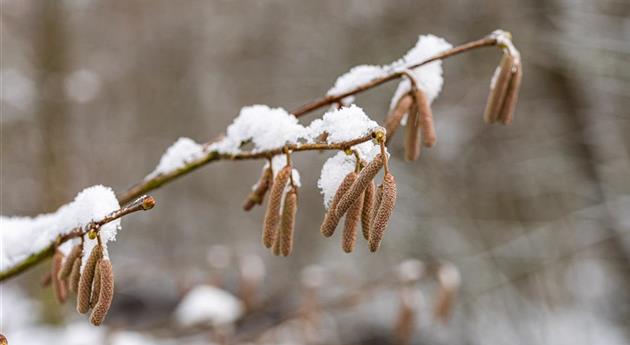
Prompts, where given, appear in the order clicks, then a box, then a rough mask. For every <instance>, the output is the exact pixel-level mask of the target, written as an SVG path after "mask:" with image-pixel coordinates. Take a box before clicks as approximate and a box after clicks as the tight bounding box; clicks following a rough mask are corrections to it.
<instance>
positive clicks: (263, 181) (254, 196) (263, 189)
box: [243, 165, 273, 211]
mask: <svg viewBox="0 0 630 345" xmlns="http://www.w3.org/2000/svg"><path fill="white" fill-rule="evenodd" d="M272 183H273V172H272V170H271V165H269V166H268V167H267V168H265V170H264V171H263V173H262V175H261V176H260V179H259V180H258V183H257V184H256V188H254V190H253V191H252V192H251V193H250V194H249V195H248V196H247V200H245V203H244V204H243V209H244V210H245V211H249V210H251V209H252V208H253V207H254V205H260V204H262V202H263V199H264V198H265V194H267V190H269V187H271V184H272Z"/></svg>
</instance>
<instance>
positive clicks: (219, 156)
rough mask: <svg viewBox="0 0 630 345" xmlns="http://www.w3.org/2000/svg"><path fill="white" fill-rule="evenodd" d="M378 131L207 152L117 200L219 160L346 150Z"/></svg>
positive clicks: (133, 189)
mask: <svg viewBox="0 0 630 345" xmlns="http://www.w3.org/2000/svg"><path fill="white" fill-rule="evenodd" d="M377 131H378V130H375V131H372V132H371V133H369V134H366V135H364V136H361V137H358V138H356V139H352V140H348V141H343V142H339V143H333V144H326V143H307V144H290V145H285V146H282V147H277V148H275V149H271V150H265V151H257V152H241V153H234V154H227V153H220V152H218V151H208V152H206V153H205V155H204V156H203V157H201V158H199V159H196V160H194V161H191V162H189V163H187V164H186V165H184V166H183V167H181V168H179V169H176V170H174V171H172V172H170V173H167V174H160V175H158V176H156V177H153V178H150V179H148V180H144V181H142V182H140V183H138V184H136V185H135V186H133V187H131V188H130V189H129V190H128V191H127V192H125V193H123V194H121V195H120V196H119V197H118V200H119V202H120V203H121V204H126V203H127V202H129V201H130V200H133V199H134V198H136V197H137V196H138V195H142V194H144V193H146V192H148V191H150V190H153V189H156V188H158V187H160V186H162V185H163V184H166V183H169V182H171V181H173V180H174V179H176V178H178V177H180V176H183V175H186V174H188V173H190V172H192V171H193V170H196V169H197V168H200V167H202V166H204V165H206V164H208V163H211V162H214V161H219V160H231V161H241V160H249V159H269V158H272V157H273V156H276V155H279V154H283V153H284V150H285V149H289V150H291V151H292V152H299V151H324V150H341V151H343V150H346V149H348V148H350V147H352V146H354V145H358V144H361V143H364V142H366V141H369V140H372V138H373V137H374V135H375V133H376V132H377Z"/></svg>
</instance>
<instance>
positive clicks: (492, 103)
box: [483, 53, 514, 123]
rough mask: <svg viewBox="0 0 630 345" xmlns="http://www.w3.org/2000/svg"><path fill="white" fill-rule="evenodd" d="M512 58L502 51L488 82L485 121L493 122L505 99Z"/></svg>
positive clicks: (496, 118) (512, 62)
mask: <svg viewBox="0 0 630 345" xmlns="http://www.w3.org/2000/svg"><path fill="white" fill-rule="evenodd" d="M513 64H514V59H513V58H512V56H511V55H510V54H507V53H504V54H503V56H502V57H501V62H500V63H499V67H497V69H496V71H495V72H494V76H493V77H492V81H491V82H490V94H489V95H488V101H487V103H486V110H485V112H484V116H483V118H484V120H485V121H486V123H494V122H496V121H497V120H498V118H499V113H500V112H501V108H502V106H503V102H504V100H505V95H506V91H507V89H508V85H509V83H510V78H511V74H512V66H513Z"/></svg>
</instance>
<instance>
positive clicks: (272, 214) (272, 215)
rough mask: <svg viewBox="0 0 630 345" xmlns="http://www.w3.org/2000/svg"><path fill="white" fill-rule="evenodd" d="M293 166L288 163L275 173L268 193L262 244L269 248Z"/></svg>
mask: <svg viewBox="0 0 630 345" xmlns="http://www.w3.org/2000/svg"><path fill="white" fill-rule="evenodd" d="M292 171H293V168H292V167H291V166H290V165H287V166H285V167H284V168H282V169H281V170H280V171H279V172H278V175H276V178H275V180H274V181H273V186H271V191H270V194H269V202H268V204H267V211H266V212H265V220H264V221H263V244H264V245H265V247H267V248H271V246H272V245H273V242H274V241H275V239H276V232H277V230H278V224H279V223H280V203H281V202H282V194H283V193H284V189H285V187H286V185H287V181H289V177H291V172H292Z"/></svg>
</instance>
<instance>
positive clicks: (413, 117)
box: [385, 84, 437, 161]
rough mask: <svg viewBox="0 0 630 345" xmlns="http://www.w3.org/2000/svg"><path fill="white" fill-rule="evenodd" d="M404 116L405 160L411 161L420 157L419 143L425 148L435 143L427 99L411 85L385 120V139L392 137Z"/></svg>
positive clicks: (433, 127) (431, 116) (429, 105)
mask: <svg viewBox="0 0 630 345" xmlns="http://www.w3.org/2000/svg"><path fill="white" fill-rule="evenodd" d="M405 114H407V129H406V132H405V159H407V160H410V161H413V160H416V159H418V157H420V147H421V145H420V144H421V142H422V145H424V146H426V147H432V146H433V145H435V142H436V141H437V137H436V134H435V125H434V123H433V113H432V112H431V104H430V102H429V99H428V98H427V96H426V94H425V93H424V92H423V91H422V90H421V89H420V88H418V87H415V85H413V84H412V88H411V91H409V93H407V94H406V95H404V96H402V97H400V99H399V100H398V102H397V103H396V106H394V108H393V109H392V111H391V112H390V113H389V115H388V116H387V119H386V120H385V128H386V129H387V138H392V137H393V135H394V132H395V131H396V129H398V126H399V125H400V123H401V121H402V119H403V117H404V115H405Z"/></svg>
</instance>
